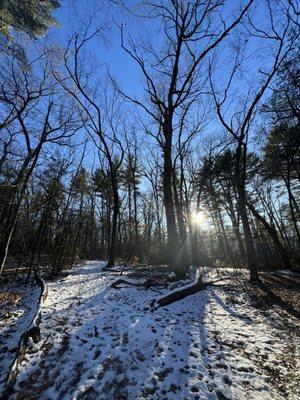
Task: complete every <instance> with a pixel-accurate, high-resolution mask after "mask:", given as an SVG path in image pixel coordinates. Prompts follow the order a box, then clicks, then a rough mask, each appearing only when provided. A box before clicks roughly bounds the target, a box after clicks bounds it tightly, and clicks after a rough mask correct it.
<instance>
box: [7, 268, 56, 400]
mask: <svg viewBox="0 0 300 400" xmlns="http://www.w3.org/2000/svg"><path fill="white" fill-rule="evenodd" d="M35 279H36V281H37V284H38V285H39V286H40V287H41V293H40V296H39V299H38V304H37V311H36V313H35V316H34V318H33V320H32V322H31V324H30V325H29V327H28V328H27V329H26V331H25V332H23V333H22V335H21V337H20V341H19V345H18V351H17V354H16V357H15V359H14V362H13V364H12V366H11V368H10V371H9V374H8V376H7V379H6V384H5V389H4V392H3V393H2V394H1V395H0V400H6V399H7V398H8V396H9V394H10V393H11V391H12V389H13V386H14V382H15V378H16V375H17V373H18V366H19V364H20V363H21V362H22V360H23V358H24V356H25V353H26V349H27V347H28V343H29V342H30V339H31V340H33V341H34V342H35V343H37V342H38V341H39V339H40V326H39V325H40V322H41V315H42V305H43V303H44V301H45V300H46V297H47V295H48V288H47V285H46V283H45V281H44V280H43V279H42V278H41V277H40V276H39V274H38V272H35Z"/></svg>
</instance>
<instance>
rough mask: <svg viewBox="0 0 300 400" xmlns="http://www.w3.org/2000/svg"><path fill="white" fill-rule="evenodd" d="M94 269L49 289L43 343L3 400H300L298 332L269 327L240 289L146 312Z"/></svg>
mask: <svg viewBox="0 0 300 400" xmlns="http://www.w3.org/2000/svg"><path fill="white" fill-rule="evenodd" d="M102 266H103V264H102V263H101V262H88V263H86V264H85V265H83V266H79V267H76V268H74V269H73V270H72V271H71V273H70V274H69V275H68V276H66V277H65V278H63V279H61V280H59V281H56V282H50V283H48V288H49V295H48V298H47V300H46V302H45V304H44V307H43V314H42V323H41V332H42V339H41V341H40V342H39V343H37V344H34V345H33V347H32V348H31V349H30V350H29V351H28V353H27V355H26V359H25V360H24V362H23V363H22V364H21V367H20V370H19V374H18V378H17V382H16V385H15V392H14V393H13V395H12V397H11V399H15V400H16V399H17V400H19V399H39V400H71V399H76V400H93V399H95V400H96V399H97V400H114V399H115V400H120V399H129V400H134V399H153V400H154V399H159V400H163V399H186V400H187V399H195V400H196V399H218V400H226V399H236V400H242V399H255V400H256V399H257V400H259V399H263V400H267V399H270V400H276V399H289V400H296V399H300V393H299V376H298V377H297V371H299V367H300V365H299V359H300V357H299V356H300V352H299V343H300V340H299V336H298V338H297V332H298V330H297V329H296V330H295V334H293V330H292V331H291V330H290V329H289V330H286V329H285V328H286V324H287V321H288V323H289V324H290V325H291V324H292V325H295V326H297V322H296V319H295V318H293V317H291V316H289V315H284V316H282V317H281V319H280V323H279V324H278V318H279V317H278V315H277V314H276V310H275V309H270V310H264V311H263V312H261V311H260V310H258V309H256V308H254V307H253V306H252V305H251V300H250V298H249V297H248V296H247V295H246V294H243V292H244V290H243V288H242V287H240V286H239V285H231V287H229V288H226V289H225V288H224V287H222V286H220V287H211V288H209V289H208V290H205V291H201V292H199V293H197V294H195V295H193V296H190V297H187V298H185V299H184V300H181V301H179V302H177V303H174V304H172V305H170V306H168V307H164V308H159V309H157V310H155V311H153V310H151V309H150V307H149V303H150V301H151V300H152V299H153V298H155V297H156V296H157V294H156V293H154V292H153V291H151V290H147V291H146V290H144V289H139V288H135V287H128V288H122V289H113V288H110V287H109V286H110V284H111V283H112V282H113V280H114V279H115V278H116V275H113V274H112V273H110V272H104V271H101V268H102ZM167 291H168V290H167V289H164V290H163V292H167ZM298 326H299V325H298ZM297 379H298V381H297Z"/></svg>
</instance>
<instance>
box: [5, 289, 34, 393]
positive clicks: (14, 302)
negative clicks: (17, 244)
mask: <svg viewBox="0 0 300 400" xmlns="http://www.w3.org/2000/svg"><path fill="white" fill-rule="evenodd" d="M40 291H41V289H40V288H39V287H37V286H35V287H32V286H30V285H28V286H26V285H25V284H24V283H23V282H20V281H16V282H14V283H12V284H8V285H3V286H1V287H0V394H1V392H2V390H3V386H4V384H5V381H6V379H7V376H8V372H9V370H10V367H11V365H12V363H13V362H14V359H15V356H16V354H17V351H18V344H19V340H20V337H21V335H22V333H23V332H25V331H26V330H27V328H28V327H29V325H30V324H31V321H32V320H33V318H34V316H35V313H36V311H37V307H38V298H39V294H40Z"/></svg>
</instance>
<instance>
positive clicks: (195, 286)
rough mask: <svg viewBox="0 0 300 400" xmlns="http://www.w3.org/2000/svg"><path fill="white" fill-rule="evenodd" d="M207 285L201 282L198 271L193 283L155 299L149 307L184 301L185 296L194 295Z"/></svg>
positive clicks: (201, 278)
mask: <svg viewBox="0 0 300 400" xmlns="http://www.w3.org/2000/svg"><path fill="white" fill-rule="evenodd" d="M207 285H208V283H204V282H203V276H202V274H201V273H200V271H199V270H197V272H196V278H195V280H194V282H192V283H189V284H188V285H184V286H181V287H179V288H176V289H174V290H173V291H171V292H169V293H168V294H166V295H164V296H162V297H160V298H158V299H156V300H155V301H154V302H153V303H152V304H151V306H153V307H155V306H156V307H157V306H158V307H164V306H167V305H169V304H172V303H174V302H175V301H178V300H181V299H184V298H185V297H187V296H190V295H192V294H195V293H197V292H199V291H200V290H204V289H206V288H207Z"/></svg>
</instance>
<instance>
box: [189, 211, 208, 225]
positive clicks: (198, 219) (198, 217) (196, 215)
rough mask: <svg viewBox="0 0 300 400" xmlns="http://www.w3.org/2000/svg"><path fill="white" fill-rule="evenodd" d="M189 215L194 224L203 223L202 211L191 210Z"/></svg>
mask: <svg viewBox="0 0 300 400" xmlns="http://www.w3.org/2000/svg"><path fill="white" fill-rule="evenodd" d="M191 217H192V223H193V224H194V225H195V226H202V225H203V224H204V223H205V215H204V213H203V212H202V211H193V212H192V214H191Z"/></svg>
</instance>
